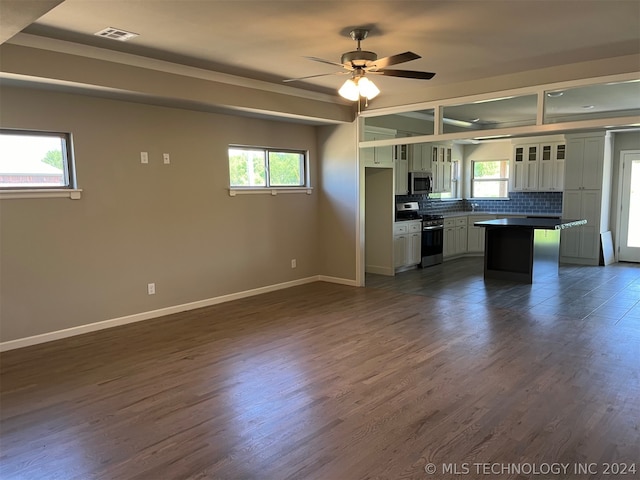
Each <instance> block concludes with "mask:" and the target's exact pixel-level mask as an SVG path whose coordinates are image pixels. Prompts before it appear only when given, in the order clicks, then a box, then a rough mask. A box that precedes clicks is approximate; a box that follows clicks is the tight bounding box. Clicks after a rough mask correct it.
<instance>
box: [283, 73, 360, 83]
mask: <svg viewBox="0 0 640 480" xmlns="http://www.w3.org/2000/svg"><path fill="white" fill-rule="evenodd" d="M349 73H350V72H333V73H320V74H318V75H308V76H306V77H298V78H287V79H286V80H283V82H284V83H288V82H295V81H298V80H306V79H307V78H316V77H325V76H328V75H347V74H349Z"/></svg>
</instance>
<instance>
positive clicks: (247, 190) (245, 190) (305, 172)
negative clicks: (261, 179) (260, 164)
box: [227, 144, 313, 197]
mask: <svg viewBox="0 0 640 480" xmlns="http://www.w3.org/2000/svg"><path fill="white" fill-rule="evenodd" d="M231 149H238V150H260V151H262V152H263V153H264V161H265V182H266V185H265V186H260V185H258V186H235V185H231V171H230V170H229V196H232V197H234V196H236V195H238V194H241V195H244V194H265V193H266V194H270V195H274V196H275V195H278V194H280V193H306V194H307V195H311V193H312V192H313V188H312V187H311V186H310V178H309V152H308V150H298V149H292V148H272V147H256V146H250V145H234V144H232V145H229V148H228V149H227V152H229V150H231ZM269 153H296V154H299V155H302V158H303V160H302V162H301V168H302V172H301V178H302V179H303V181H304V184H303V185H299V186H298V185H296V186H288V185H271V184H270V178H269ZM228 161H229V155H228V154H227V166H229V164H228Z"/></svg>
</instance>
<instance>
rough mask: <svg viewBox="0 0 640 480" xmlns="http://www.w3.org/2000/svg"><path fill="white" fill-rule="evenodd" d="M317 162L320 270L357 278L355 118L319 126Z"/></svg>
mask: <svg viewBox="0 0 640 480" xmlns="http://www.w3.org/2000/svg"><path fill="white" fill-rule="evenodd" d="M318 147H319V150H320V157H321V158H322V162H321V164H320V172H319V173H320V187H321V191H322V194H321V195H320V252H321V262H320V271H321V274H322V275H326V276H329V277H337V278H341V279H348V280H352V281H353V282H355V281H356V278H357V273H356V272H357V268H358V267H357V258H358V255H359V252H358V247H357V244H356V243H357V229H358V222H359V216H358V209H359V204H358V191H357V185H358V181H359V180H358V165H357V148H358V147H357V134H356V124H355V122H353V123H349V124H343V125H331V126H325V127H318Z"/></svg>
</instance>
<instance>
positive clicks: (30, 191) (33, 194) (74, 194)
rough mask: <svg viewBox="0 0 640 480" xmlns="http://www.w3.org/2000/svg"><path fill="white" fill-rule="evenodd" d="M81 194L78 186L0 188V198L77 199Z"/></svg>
mask: <svg viewBox="0 0 640 480" xmlns="http://www.w3.org/2000/svg"><path fill="white" fill-rule="evenodd" d="M81 196H82V189H80V188H65V189H62V188H25V189H23V190H19V189H15V190H11V189H6V190H4V189H1V190H0V200H6V199H12V198H70V199H72V200H79V199H80V197H81Z"/></svg>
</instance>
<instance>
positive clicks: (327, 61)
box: [304, 57, 344, 68]
mask: <svg viewBox="0 0 640 480" xmlns="http://www.w3.org/2000/svg"><path fill="white" fill-rule="evenodd" d="M304 58H306V59H308V60H313V61H314V62H320V63H327V64H329V65H334V66H336V67H342V68H344V65H342V64H341V63H338V62H332V61H331V60H325V59H323V58H318V57H304Z"/></svg>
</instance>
